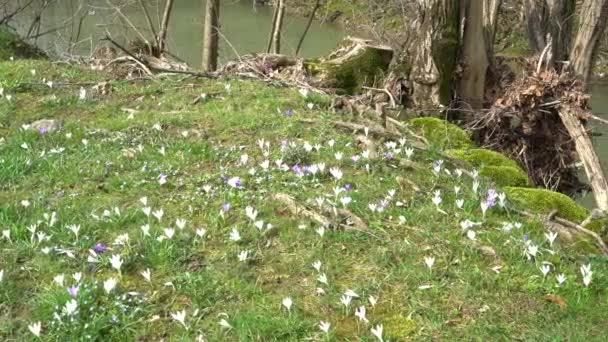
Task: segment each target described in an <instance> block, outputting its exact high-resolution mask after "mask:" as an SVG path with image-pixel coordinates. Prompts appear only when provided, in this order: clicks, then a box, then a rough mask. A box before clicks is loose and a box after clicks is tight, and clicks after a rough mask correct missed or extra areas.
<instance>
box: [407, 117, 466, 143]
mask: <svg viewBox="0 0 608 342" xmlns="http://www.w3.org/2000/svg"><path fill="white" fill-rule="evenodd" d="M410 125H411V128H412V129H413V130H414V132H416V133H418V134H420V135H422V136H423V137H425V138H426V139H427V140H428V141H429V143H430V144H432V145H435V146H436V147H439V148H442V149H466V148H473V147H475V145H474V144H473V142H472V141H471V137H470V136H469V134H468V133H467V132H466V131H464V130H463V129H461V128H460V127H458V126H456V125H453V124H451V123H449V122H447V121H445V120H441V119H438V118H431V117H424V118H416V119H413V120H411V121H410Z"/></svg>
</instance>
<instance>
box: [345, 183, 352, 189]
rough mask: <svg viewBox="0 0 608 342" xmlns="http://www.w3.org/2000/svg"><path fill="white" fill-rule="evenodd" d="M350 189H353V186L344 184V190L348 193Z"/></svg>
mask: <svg viewBox="0 0 608 342" xmlns="http://www.w3.org/2000/svg"><path fill="white" fill-rule="evenodd" d="M352 188H353V186H352V185H351V184H350V183H346V184H344V190H346V191H350V189H352Z"/></svg>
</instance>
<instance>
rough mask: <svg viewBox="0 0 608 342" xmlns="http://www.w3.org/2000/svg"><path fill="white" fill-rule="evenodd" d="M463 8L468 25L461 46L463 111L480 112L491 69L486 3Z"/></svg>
mask: <svg viewBox="0 0 608 342" xmlns="http://www.w3.org/2000/svg"><path fill="white" fill-rule="evenodd" d="M461 5H462V6H463V7H462V19H461V22H462V23H464V28H463V36H462V43H461V46H462V50H461V64H462V66H463V72H462V76H461V78H460V84H459V89H458V95H459V96H460V100H461V101H462V102H464V106H460V107H464V108H465V109H472V110H478V109H482V108H483V98H484V93H485V85H486V72H487V70H488V65H489V63H488V52H487V51H486V45H487V44H486V43H485V31H484V2H482V1H478V0H463V1H462V3H461ZM480 42H481V43H482V44H480ZM480 45H481V46H482V48H480Z"/></svg>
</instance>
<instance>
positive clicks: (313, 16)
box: [296, 0, 321, 56]
mask: <svg viewBox="0 0 608 342" xmlns="http://www.w3.org/2000/svg"><path fill="white" fill-rule="evenodd" d="M319 7H321V0H316V2H315V7H314V8H313V9H312V12H310V16H309V17H308V23H306V28H305V29H304V33H302V36H301V37H300V41H299V42H298V47H297V48H296V56H297V55H298V54H299V53H300V49H301V48H302V44H303V43H304V39H305V38H306V34H308V30H310V25H312V21H313V20H314V19H315V14H316V13H317V10H318V9H319Z"/></svg>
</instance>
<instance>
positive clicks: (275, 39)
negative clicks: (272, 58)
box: [272, 0, 285, 54]
mask: <svg viewBox="0 0 608 342" xmlns="http://www.w3.org/2000/svg"><path fill="white" fill-rule="evenodd" d="M278 6H279V7H278V9H277V21H276V25H275V27H274V32H273V33H272V53H276V54H280V53H281V31H282V30H283V18H284V17H285V0H279V4H278Z"/></svg>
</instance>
